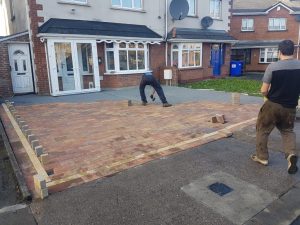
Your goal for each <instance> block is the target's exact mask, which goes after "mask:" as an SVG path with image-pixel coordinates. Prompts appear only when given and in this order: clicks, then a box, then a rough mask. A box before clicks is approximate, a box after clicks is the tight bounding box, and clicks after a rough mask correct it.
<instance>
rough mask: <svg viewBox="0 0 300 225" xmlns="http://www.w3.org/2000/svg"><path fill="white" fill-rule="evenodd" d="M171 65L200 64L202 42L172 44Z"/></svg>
mask: <svg viewBox="0 0 300 225" xmlns="http://www.w3.org/2000/svg"><path fill="white" fill-rule="evenodd" d="M172 65H174V66H178V67H179V68H192V67H201V66H202V43H184V44H183V43H182V44H173V45H172Z"/></svg>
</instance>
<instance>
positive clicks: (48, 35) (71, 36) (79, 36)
mask: <svg viewBox="0 0 300 225" xmlns="http://www.w3.org/2000/svg"><path fill="white" fill-rule="evenodd" d="M37 37H39V38H45V39H47V38H61V39H74V38H77V39H93V40H95V39H96V40H101V39H105V40H131V41H132V40H140V41H159V42H162V41H164V39H163V38H143V37H121V36H99V35H84V34H54V33H39V34H37Z"/></svg>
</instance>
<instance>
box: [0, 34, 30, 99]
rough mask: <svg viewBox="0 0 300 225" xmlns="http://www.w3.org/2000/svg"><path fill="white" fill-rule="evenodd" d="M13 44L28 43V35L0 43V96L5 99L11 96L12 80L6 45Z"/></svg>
mask: <svg viewBox="0 0 300 225" xmlns="http://www.w3.org/2000/svg"><path fill="white" fill-rule="evenodd" d="M13 42H25V43H26V42H29V36H28V34H25V35H22V36H19V37H15V38H11V39H9V40H6V41H3V42H0V56H1V63H0V96H3V97H7V96H12V95H13V88H12V80H11V74H10V64H9V55H8V54H9V53H8V44H9V43H13Z"/></svg>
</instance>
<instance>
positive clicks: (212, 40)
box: [169, 39, 238, 44]
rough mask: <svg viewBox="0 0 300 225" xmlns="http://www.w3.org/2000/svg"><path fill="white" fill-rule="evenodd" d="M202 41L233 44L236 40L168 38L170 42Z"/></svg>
mask: <svg viewBox="0 0 300 225" xmlns="http://www.w3.org/2000/svg"><path fill="white" fill-rule="evenodd" d="M195 41H196V42H203V43H228V44H235V43H237V42H238V40H214V39H169V42H172V43H179V42H183V43H194V42H195Z"/></svg>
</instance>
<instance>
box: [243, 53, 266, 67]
mask: <svg viewBox="0 0 300 225" xmlns="http://www.w3.org/2000/svg"><path fill="white" fill-rule="evenodd" d="M259 53H260V50H259V49H251V64H246V65H245V67H244V71H247V72H257V71H261V72H262V71H265V70H266V68H267V66H268V65H269V63H259Z"/></svg>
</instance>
